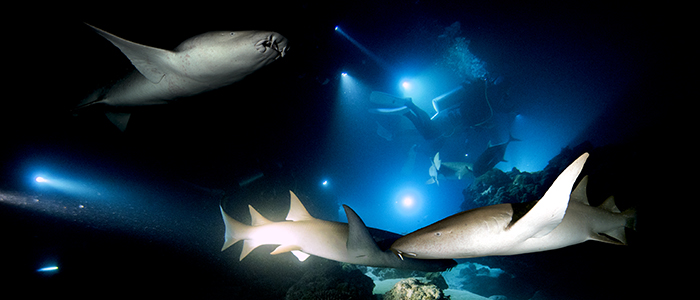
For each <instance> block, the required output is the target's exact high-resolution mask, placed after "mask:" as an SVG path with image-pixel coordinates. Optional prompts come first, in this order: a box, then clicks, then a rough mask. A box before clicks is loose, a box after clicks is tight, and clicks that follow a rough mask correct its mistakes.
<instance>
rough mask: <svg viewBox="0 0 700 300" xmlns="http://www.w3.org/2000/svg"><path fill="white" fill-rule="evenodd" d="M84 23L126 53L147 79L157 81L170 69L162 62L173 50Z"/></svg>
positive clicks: (171, 54)
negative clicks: (129, 39)
mask: <svg viewBox="0 0 700 300" xmlns="http://www.w3.org/2000/svg"><path fill="white" fill-rule="evenodd" d="M86 25H88V26H90V27H91V28H92V29H94V30H95V31H96V32H97V33H99V34H100V35H101V36H102V37H104V38H106V39H107V40H108V41H110V42H111V43H112V44H114V46H117V48H119V50H121V51H122V53H124V55H126V57H127V58H128V59H129V60H130V61H131V64H133V65H134V67H136V69H137V70H138V71H139V73H141V75H143V76H144V77H146V78H147V79H148V80H149V81H151V82H153V83H159V82H160V81H161V80H162V79H163V77H164V76H165V74H166V73H168V72H169V71H170V70H168V69H167V68H166V67H164V66H166V65H167V63H163V62H164V61H166V60H168V59H169V57H171V56H173V55H174V54H173V52H171V51H168V50H163V49H158V48H154V47H150V46H146V45H141V44H137V43H134V42H131V41H128V40H125V39H123V38H120V37H118V36H116V35H113V34H111V33H109V32H106V31H104V30H102V29H99V28H97V27H95V26H92V25H90V24H87V23H86Z"/></svg>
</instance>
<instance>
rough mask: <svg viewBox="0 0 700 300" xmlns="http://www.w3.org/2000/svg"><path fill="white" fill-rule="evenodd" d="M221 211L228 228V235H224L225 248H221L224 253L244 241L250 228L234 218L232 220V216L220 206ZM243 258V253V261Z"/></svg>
mask: <svg viewBox="0 0 700 300" xmlns="http://www.w3.org/2000/svg"><path fill="white" fill-rule="evenodd" d="M219 209H220V210H221V217H222V218H223V219H224V225H225V226H226V233H225V234H224V239H225V240H224V246H223V247H221V251H224V250H226V249H227V248H228V247H231V245H233V244H235V243H236V242H238V241H240V240H244V239H245V235H244V234H245V233H246V232H248V230H249V228H250V226H248V225H245V224H243V223H241V222H238V221H236V220H235V219H234V218H231V216H229V215H228V214H226V212H224V209H223V207H221V206H219ZM249 252H250V251H249ZM246 255H247V253H246ZM243 257H245V255H242V253H241V259H243Z"/></svg>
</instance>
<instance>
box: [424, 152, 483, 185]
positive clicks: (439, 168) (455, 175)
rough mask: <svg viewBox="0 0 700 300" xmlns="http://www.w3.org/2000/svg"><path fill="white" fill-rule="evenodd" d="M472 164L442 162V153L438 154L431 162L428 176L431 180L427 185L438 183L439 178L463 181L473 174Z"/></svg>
mask: <svg viewBox="0 0 700 300" xmlns="http://www.w3.org/2000/svg"><path fill="white" fill-rule="evenodd" d="M471 168H472V164H470V163H465V162H459V161H442V160H440V152H438V153H436V154H435V156H434V157H433V160H432V161H431V165H430V168H429V169H428V175H430V179H428V181H426V182H425V183H426V184H433V183H437V184H438V185H440V182H439V181H438V178H439V177H443V178H447V179H456V180H462V178H464V176H466V175H468V174H471V172H470V171H471Z"/></svg>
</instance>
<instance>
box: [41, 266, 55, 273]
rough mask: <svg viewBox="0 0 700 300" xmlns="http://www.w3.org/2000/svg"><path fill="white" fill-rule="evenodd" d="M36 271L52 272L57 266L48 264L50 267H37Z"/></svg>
mask: <svg viewBox="0 0 700 300" xmlns="http://www.w3.org/2000/svg"><path fill="white" fill-rule="evenodd" d="M36 271H37V272H53V271H58V267H57V266H50V267H45V268H41V269H38V270H36Z"/></svg>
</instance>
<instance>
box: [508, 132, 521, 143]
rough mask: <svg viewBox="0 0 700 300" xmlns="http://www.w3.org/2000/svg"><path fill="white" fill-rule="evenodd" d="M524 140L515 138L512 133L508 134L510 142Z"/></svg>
mask: <svg viewBox="0 0 700 300" xmlns="http://www.w3.org/2000/svg"><path fill="white" fill-rule="evenodd" d="M522 141H523V140H521V139H517V138H514V137H513V134H511V133H509V134H508V143H510V142H522Z"/></svg>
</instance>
